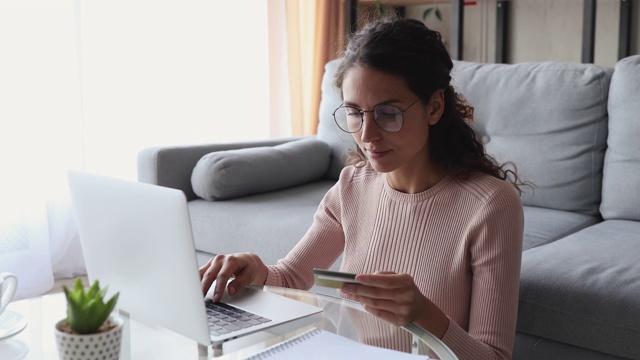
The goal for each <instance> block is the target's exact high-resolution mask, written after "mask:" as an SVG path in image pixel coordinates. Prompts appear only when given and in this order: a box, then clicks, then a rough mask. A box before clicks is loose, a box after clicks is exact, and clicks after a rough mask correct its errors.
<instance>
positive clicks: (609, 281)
mask: <svg viewBox="0 0 640 360" xmlns="http://www.w3.org/2000/svg"><path fill="white" fill-rule="evenodd" d="M639 233H640V222H637V221H626V220H606V221H603V222H601V223H599V224H596V225H593V226H590V227H588V228H586V229H584V230H581V231H579V232H577V233H575V234H572V235H569V236H567V237H566V238H563V239H560V240H557V241H555V242H553V243H550V244H547V245H544V246H539V247H536V248H533V249H530V250H527V251H524V252H523V253H522V272H521V276H520V304H519V310H518V326H517V330H518V331H519V332H522V333H527V334H531V335H536V336H540V337H543V338H547V339H551V340H555V341H559V342H564V343H568V344H572V345H576V346H579V347H583V348H587V349H591V350H595V351H600V352H603V353H608V354H613V355H617V356H620V357H625V358H629V359H638V354H640V341H638V339H640V311H638V309H640V281H638V274H640V262H639V261H638V259H640V246H639V239H638V234H639Z"/></svg>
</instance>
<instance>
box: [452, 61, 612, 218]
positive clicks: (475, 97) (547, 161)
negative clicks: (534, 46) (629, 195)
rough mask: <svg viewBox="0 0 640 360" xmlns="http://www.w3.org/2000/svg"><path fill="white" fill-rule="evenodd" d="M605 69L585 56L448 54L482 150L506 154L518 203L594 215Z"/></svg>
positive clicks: (600, 161)
mask: <svg viewBox="0 0 640 360" xmlns="http://www.w3.org/2000/svg"><path fill="white" fill-rule="evenodd" d="M612 72H613V69H610V68H604V67H600V66H597V65H593V64H570V63H552V62H545V63H520V64H510V65H508V64H481V63H471V62H464V61H456V62H455V66H454V71H453V84H454V87H455V88H456V90H457V91H458V92H459V93H461V94H462V95H464V96H465V97H466V98H467V100H468V101H469V103H470V105H472V106H473V107H474V108H475V123H474V125H473V126H474V129H475V130H476V132H477V133H478V135H479V136H480V138H481V139H482V141H483V142H484V143H485V145H486V149H487V152H488V153H489V154H491V155H493V156H494V157H495V158H496V159H497V160H498V161H499V162H505V161H512V162H513V163H514V164H515V165H516V166H517V168H518V172H519V174H520V175H521V176H522V178H523V180H527V181H530V182H532V183H534V185H535V187H534V189H533V190H532V189H529V188H528V187H524V188H523V190H524V192H523V194H522V202H523V204H524V205H529V206H538V207H544V208H552V209H557V210H566V211H574V212H580V213H584V214H590V215H597V214H598V212H599V205H600V199H601V189H602V167H603V161H604V153H605V150H606V140H607V99H608V91H609V82H610V80H611V74H612Z"/></svg>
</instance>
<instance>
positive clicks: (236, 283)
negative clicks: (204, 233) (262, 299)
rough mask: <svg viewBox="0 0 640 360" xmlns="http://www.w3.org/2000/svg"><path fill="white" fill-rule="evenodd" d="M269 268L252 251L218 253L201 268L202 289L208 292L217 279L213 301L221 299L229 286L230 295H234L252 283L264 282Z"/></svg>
mask: <svg viewBox="0 0 640 360" xmlns="http://www.w3.org/2000/svg"><path fill="white" fill-rule="evenodd" d="M267 273H268V269H267V266H266V265H265V264H264V263H263V262H262V260H261V259H260V257H258V255H256V254H251V253H237V254H231V255H216V256H215V257H214V258H212V259H211V260H209V261H208V262H207V263H206V264H205V265H204V266H202V267H201V268H200V280H201V282H202V291H203V292H204V293H205V294H206V293H207V292H208V291H209V288H211V285H212V284H213V282H214V281H215V282H216V284H215V288H214V292H213V301H216V302H217V301H220V299H222V295H224V288H225V286H226V285H227V282H228V281H229V279H231V278H233V280H232V281H231V282H229V286H227V292H228V293H229V295H234V294H235V293H236V292H237V291H238V290H239V289H241V288H243V287H245V286H248V285H251V284H264V282H265V280H266V279H267Z"/></svg>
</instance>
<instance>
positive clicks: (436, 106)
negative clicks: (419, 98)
mask: <svg viewBox="0 0 640 360" xmlns="http://www.w3.org/2000/svg"><path fill="white" fill-rule="evenodd" d="M443 112H444V90H442V89H438V90H436V91H435V92H434V93H433V94H431V98H430V99H429V102H428V103H427V120H428V123H429V125H435V124H437V123H438V121H440V117H441V116H442V113H443Z"/></svg>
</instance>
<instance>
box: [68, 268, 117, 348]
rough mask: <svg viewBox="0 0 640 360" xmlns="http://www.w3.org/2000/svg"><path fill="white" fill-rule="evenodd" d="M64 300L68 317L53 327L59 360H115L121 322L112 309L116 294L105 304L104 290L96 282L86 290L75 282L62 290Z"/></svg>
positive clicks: (79, 282) (77, 281)
mask: <svg viewBox="0 0 640 360" xmlns="http://www.w3.org/2000/svg"><path fill="white" fill-rule="evenodd" d="M62 288H63V290H64V294H65V296H66V298H67V317H66V318H65V319H62V320H60V321H58V323H57V324H56V328H55V333H56V341H57V344H58V353H59V355H60V359H61V360H93V359H96V360H97V359H118V358H119V357H120V344H121V340H122V324H123V320H122V319H121V318H120V317H119V316H116V315H114V314H112V311H113V309H114V308H115V306H116V302H117V301H118V295H120V294H119V293H117V294H115V295H114V296H113V297H111V299H109V301H107V302H106V303H105V302H104V295H105V293H106V291H107V289H106V288H104V289H101V288H100V284H99V283H98V280H96V281H95V282H94V283H93V285H92V286H91V287H90V288H89V289H88V290H87V291H85V289H84V287H83V285H82V281H81V280H80V279H76V281H75V284H74V288H73V290H69V289H68V288H67V287H66V286H63V287H62Z"/></svg>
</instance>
